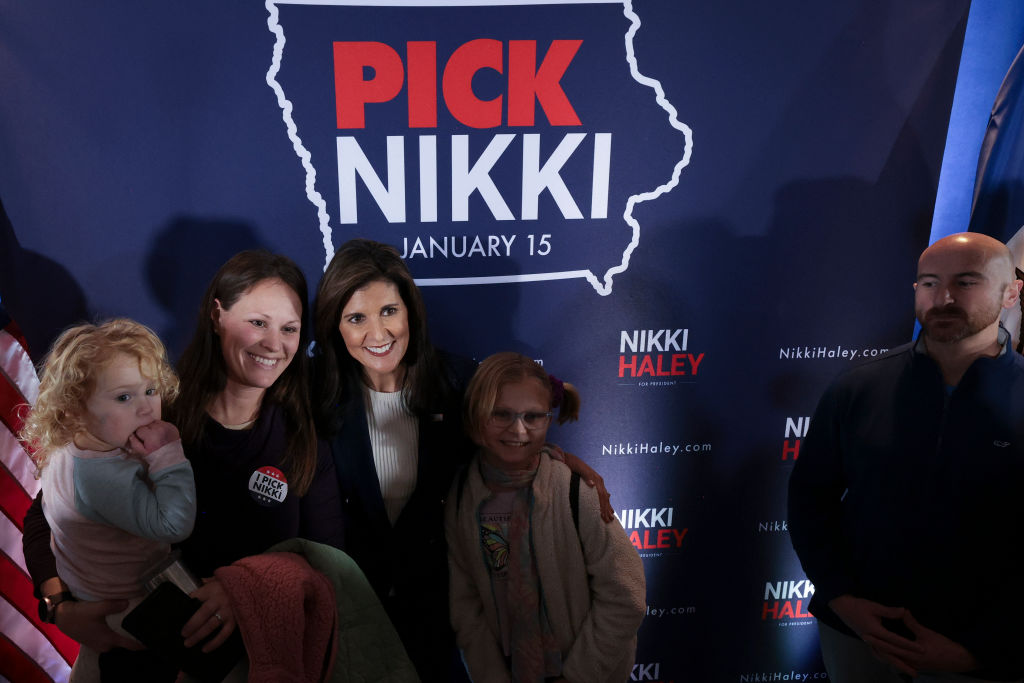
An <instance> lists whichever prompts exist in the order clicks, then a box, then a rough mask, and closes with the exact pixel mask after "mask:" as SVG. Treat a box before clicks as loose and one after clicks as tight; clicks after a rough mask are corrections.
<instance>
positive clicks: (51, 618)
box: [39, 591, 75, 624]
mask: <svg viewBox="0 0 1024 683" xmlns="http://www.w3.org/2000/svg"><path fill="white" fill-rule="evenodd" d="M74 599H75V596H73V595H72V594H71V592H70V591H63V592H60V593H54V594H53V595H44V596H43V598H42V600H40V601H39V618H40V619H41V620H42V621H43V623H44V624H54V623H56V622H57V605H59V604H60V603H62V602H65V601H67V600H71V601H74Z"/></svg>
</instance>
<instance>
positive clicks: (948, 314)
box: [920, 306, 1000, 344]
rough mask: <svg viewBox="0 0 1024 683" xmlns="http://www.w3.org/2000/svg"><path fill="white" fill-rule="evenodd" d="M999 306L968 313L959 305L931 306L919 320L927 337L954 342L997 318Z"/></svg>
mask: <svg viewBox="0 0 1024 683" xmlns="http://www.w3.org/2000/svg"><path fill="white" fill-rule="evenodd" d="M999 311H1000V309H999V307H995V308H994V309H993V310H984V311H979V312H978V313H977V314H976V315H973V316H971V315H968V314H967V311H965V310H964V309H962V308H960V307H959V306H944V307H942V308H932V309H930V310H928V312H927V313H925V315H924V319H923V320H920V322H921V327H922V328H923V329H924V333H925V335H927V337H928V339H931V340H933V341H936V342H938V343H940V344H955V343H956V342H958V341H962V340H964V339H967V338H968V337H971V336H974V335H975V334H977V333H979V332H981V331H982V330H984V329H985V328H986V327H988V326H989V325H991V324H992V323H994V322H995V321H996V320H998V319H999Z"/></svg>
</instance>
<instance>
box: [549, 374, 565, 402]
mask: <svg viewBox="0 0 1024 683" xmlns="http://www.w3.org/2000/svg"><path fill="white" fill-rule="evenodd" d="M548 381H550V382H551V403H552V405H555V406H557V407H558V408H559V409H561V407H562V399H563V398H565V383H564V382H562V380H560V379H558V378H557V377H555V376H554V375H548Z"/></svg>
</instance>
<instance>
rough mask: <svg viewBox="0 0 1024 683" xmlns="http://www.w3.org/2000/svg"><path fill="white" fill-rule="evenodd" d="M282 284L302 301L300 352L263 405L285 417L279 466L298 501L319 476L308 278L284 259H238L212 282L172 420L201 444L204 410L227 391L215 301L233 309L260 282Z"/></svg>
mask: <svg viewBox="0 0 1024 683" xmlns="http://www.w3.org/2000/svg"><path fill="white" fill-rule="evenodd" d="M267 280H280V281H281V282H283V283H284V284H285V285H286V286H287V287H289V288H290V289H291V290H292V291H293V292H295V295H296V296H297V297H299V302H300V304H301V306H302V312H301V321H302V324H301V326H300V328H299V347H298V350H297V351H296V352H295V355H294V357H293V358H292V362H291V363H290V364H289V365H288V367H287V368H285V370H284V372H283V373H281V376H280V377H278V378H277V381H276V382H274V384H273V385H272V386H271V387H270V388H269V389H267V392H266V394H265V395H264V397H263V399H264V400H265V401H271V402H272V403H275V404H277V405H279V406H280V407H281V409H282V410H283V411H284V417H285V425H286V427H287V429H288V451H287V453H285V455H284V457H283V458H282V460H281V469H282V470H284V472H285V475H286V476H287V477H288V485H289V488H292V490H294V491H295V492H296V493H297V494H298V495H300V496H301V495H304V494H305V493H306V491H307V490H309V485H310V484H311V483H312V481H313V474H314V472H315V471H316V458H317V445H316V428H315V425H314V422H313V413H312V409H311V408H310V405H309V359H308V354H307V353H306V349H307V347H308V346H309V330H308V328H307V325H306V323H307V322H308V313H307V310H306V299H307V295H308V290H307V288H306V278H305V276H304V275H303V274H302V271H301V270H299V267H298V266H297V265H295V263H294V262H293V261H292V260H291V259H289V258H288V257H286V256H281V255H279V254H272V253H270V252H269V251H264V250H250V251H243V252H240V253H238V254H235V255H234V256H232V257H231V258H230V259H228V261H227V263H225V264H224V265H223V266H221V267H220V270H218V271H217V274H216V275H214V276H213V280H211V281H210V285H209V287H207V288H206V293H205V294H204V295H203V301H202V304H201V305H200V308H199V319H198V320H197V321H196V331H195V334H193V335H192V341H191V342H189V345H188V348H186V349H185V353H184V354H183V355H182V357H181V360H180V361H179V362H178V375H179V376H180V378H181V393H180V394H179V395H178V398H177V400H176V401H175V402H174V403H173V404H172V405H171V407H170V414H171V416H172V419H173V420H174V423H175V424H176V425H177V427H178V429H179V430H181V438H182V441H183V442H184V443H185V444H186V446H187V445H188V444H195V443H199V442H200V441H201V440H202V436H203V425H204V423H205V422H206V420H207V413H206V409H207V408H208V407H209V405H210V403H211V402H212V401H213V399H214V398H215V397H216V396H217V394H219V393H220V392H221V391H223V390H224V387H225V386H226V385H227V378H228V373H227V365H226V363H225V361H224V354H223V352H222V350H221V346H220V337H218V336H217V334H216V332H215V331H214V326H213V310H214V308H215V306H216V303H215V302H216V301H220V305H221V307H222V308H224V309H230V308H231V307H232V306H234V305H235V303H236V302H237V301H238V299H239V298H240V297H241V296H242V295H243V294H245V293H246V292H248V291H249V290H250V289H252V288H253V287H255V286H256V285H258V284H259V283H261V282H265V281H267Z"/></svg>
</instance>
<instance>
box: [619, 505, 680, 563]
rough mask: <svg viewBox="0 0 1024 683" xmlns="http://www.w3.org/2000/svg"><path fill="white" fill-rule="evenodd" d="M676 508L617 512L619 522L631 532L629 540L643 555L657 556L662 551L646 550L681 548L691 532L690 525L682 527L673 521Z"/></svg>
mask: <svg viewBox="0 0 1024 683" xmlns="http://www.w3.org/2000/svg"><path fill="white" fill-rule="evenodd" d="M674 514H675V509H674V508H670V507H665V508H634V509H632V510H622V511H620V512H617V513H615V517H616V519H618V520H619V524H621V525H622V528H623V529H625V530H626V532H627V533H628V534H629V541H630V543H632V544H633V547H635V548H636V549H637V550H638V551H640V552H641V556H642V557H656V556H659V555H662V554H663V553H662V552H655V553H646V554H645V552H644V551H650V550H656V551H671V550H679V549H680V548H682V546H683V539H684V538H686V534H687V533H688V532H689V528H688V527H684V528H682V529H680V528H679V527H677V526H675V525H674V523H673V516H674Z"/></svg>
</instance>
